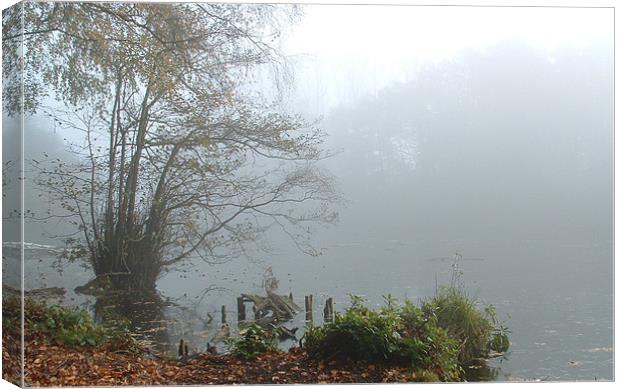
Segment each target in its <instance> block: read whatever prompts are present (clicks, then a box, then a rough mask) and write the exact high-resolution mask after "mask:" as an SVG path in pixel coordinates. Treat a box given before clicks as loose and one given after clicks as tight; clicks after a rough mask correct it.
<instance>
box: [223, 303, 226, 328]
mask: <svg viewBox="0 0 620 389" xmlns="http://www.w3.org/2000/svg"><path fill="white" fill-rule="evenodd" d="M225 323H226V305H222V324H225Z"/></svg>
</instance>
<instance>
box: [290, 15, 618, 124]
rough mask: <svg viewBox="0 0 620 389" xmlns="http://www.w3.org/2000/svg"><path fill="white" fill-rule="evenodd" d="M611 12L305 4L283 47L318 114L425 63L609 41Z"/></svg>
mask: <svg viewBox="0 0 620 389" xmlns="http://www.w3.org/2000/svg"><path fill="white" fill-rule="evenodd" d="M612 37H613V10H612V9H608V8H607V9H605V8H540V7H536V8H523V7H521V8H520V7H467V6H454V7H440V6H389V5H383V6H381V5H333V4H328V5H307V6H306V7H305V14H304V17H303V19H302V20H301V21H300V22H299V23H298V24H297V25H295V26H294V27H293V28H292V30H291V31H289V33H288V35H287V40H286V41H285V43H284V45H283V47H284V50H285V52H286V53H287V54H289V55H291V56H292V58H294V61H295V63H296V64H297V65H296V75H297V76H296V78H297V80H298V88H299V89H298V93H299V94H300V95H302V96H305V98H304V99H305V101H303V104H304V105H307V106H308V104H309V107H310V108H309V110H310V111H311V112H312V113H314V114H316V113H321V111H323V112H324V111H327V110H329V109H331V108H333V107H334V106H336V105H338V104H340V103H345V104H346V103H350V102H353V101H355V100H356V99H357V97H359V96H362V95H365V94H368V93H371V94H372V93H376V92H377V91H378V90H379V89H381V88H382V87H385V86H387V85H390V84H391V83H393V82H394V81H407V80H409V79H411V78H412V77H414V76H415V74H416V73H417V71H418V70H419V69H420V68H421V67H422V66H424V65H425V64H429V63H435V62H438V61H444V60H452V59H454V58H455V57H456V56H458V54H459V53H462V52H463V51H464V50H482V51H484V50H485V49H486V48H489V47H491V46H493V45H495V44H497V43H499V42H501V41H506V40H513V41H522V42H527V43H528V44H530V45H531V46H533V47H535V48H539V49H544V50H547V51H548V52H549V60H550V61H553V60H554V58H553V53H554V51H555V50H557V49H561V48H567V47H573V48H577V49H578V48H581V47H584V46H586V45H588V44H590V43H592V42H597V41H598V42H601V41H605V42H610V40H611V39H612Z"/></svg>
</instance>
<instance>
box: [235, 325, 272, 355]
mask: <svg viewBox="0 0 620 389" xmlns="http://www.w3.org/2000/svg"><path fill="white" fill-rule="evenodd" d="M239 335H240V337H239V338H229V339H228V340H227V341H226V343H227V346H228V349H229V351H230V353H231V354H232V355H234V356H236V357H238V358H241V359H254V358H256V357H257V356H258V355H260V354H262V353H264V352H266V351H275V350H277V349H278V347H277V343H276V337H275V336H274V334H273V333H271V332H269V331H267V330H265V329H264V328H263V327H261V326H259V325H258V324H256V323H252V324H250V325H248V326H247V327H246V328H244V329H242V330H241V331H240V332H239Z"/></svg>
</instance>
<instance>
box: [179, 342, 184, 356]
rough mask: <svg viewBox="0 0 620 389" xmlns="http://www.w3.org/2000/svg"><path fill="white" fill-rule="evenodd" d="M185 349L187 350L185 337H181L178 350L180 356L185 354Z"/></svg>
mask: <svg viewBox="0 0 620 389" xmlns="http://www.w3.org/2000/svg"><path fill="white" fill-rule="evenodd" d="M184 351H185V342H184V341H183V338H181V340H180V341H179V350H178V355H179V357H182V356H183V352H184Z"/></svg>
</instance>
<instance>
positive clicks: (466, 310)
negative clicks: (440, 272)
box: [423, 287, 508, 364]
mask: <svg viewBox="0 0 620 389" xmlns="http://www.w3.org/2000/svg"><path fill="white" fill-rule="evenodd" d="M423 310H424V312H426V314H427V315H429V316H432V317H434V318H435V319H436V320H437V325H438V326H439V327H441V328H444V329H445V330H446V331H447V332H448V334H449V335H450V336H451V337H452V338H454V339H456V340H457V341H458V343H459V344H460V352H459V356H458V360H459V362H460V363H461V364H466V363H469V362H470V361H472V360H474V359H475V358H481V357H482V358H484V357H486V356H488V355H489V352H490V351H491V350H495V351H500V352H503V351H506V350H507V349H508V346H507V344H508V343H507V342H508V336H507V329H506V328H505V327H503V326H502V327H498V326H497V320H496V315H495V309H494V308H493V306H487V307H486V308H485V309H484V310H483V311H481V310H480V309H478V307H477V304H476V302H475V301H474V300H473V299H471V298H469V296H467V294H466V293H465V292H464V291H463V290H462V289H460V288H459V289H457V288H452V287H451V288H444V289H442V290H441V291H440V292H439V293H438V294H437V295H436V296H435V297H433V298H432V299H430V300H428V301H426V302H424V304H423Z"/></svg>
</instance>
